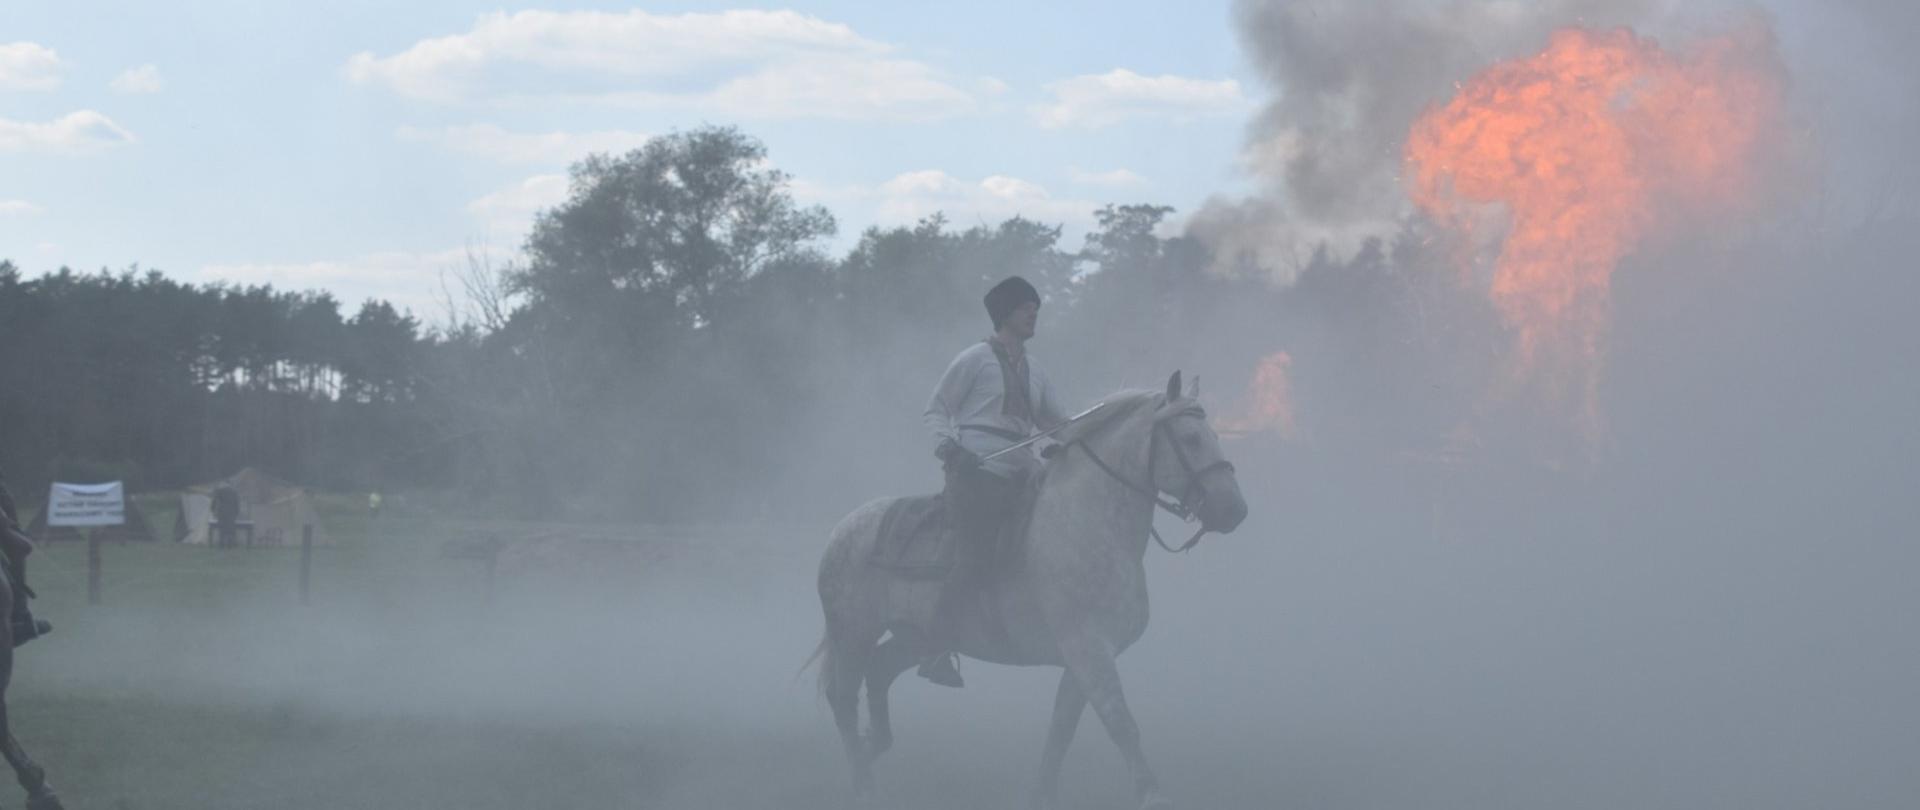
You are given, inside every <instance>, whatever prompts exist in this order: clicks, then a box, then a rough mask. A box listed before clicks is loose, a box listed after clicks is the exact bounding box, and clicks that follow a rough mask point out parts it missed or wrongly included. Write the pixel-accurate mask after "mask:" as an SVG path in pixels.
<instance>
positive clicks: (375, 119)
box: [0, 0, 1262, 318]
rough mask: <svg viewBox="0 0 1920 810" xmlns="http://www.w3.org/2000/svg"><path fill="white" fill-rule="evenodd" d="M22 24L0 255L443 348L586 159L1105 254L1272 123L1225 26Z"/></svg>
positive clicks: (1182, 201) (413, 7) (244, 14)
mask: <svg viewBox="0 0 1920 810" xmlns="http://www.w3.org/2000/svg"><path fill="white" fill-rule="evenodd" d="M0 7H4V9H5V14H4V23H3V24H0V257H4V258H9V259H11V260H13V261H14V262H15V263H16V264H19V265H20V266H21V267H22V268H23V269H25V270H26V271H27V272H28V273H30V274H37V273H39V272H43V271H47V270H52V269H55V268H57V267H59V266H62V265H66V266H71V267H74V268H76V269H81V270H93V269H98V268H101V267H108V268H114V269H119V268H123V267H126V266H128V265H130V264H132V263H135V262H138V263H139V264H140V265H141V266H143V267H151V268H158V269H161V270H163V271H165V272H167V273H168V274H169V275H172V276H175V277H178V278H182V279H186V280H190V281H195V282H201V281H212V280H216V279H224V280H229V281H236V282H244V283H260V282H271V283H273V284H275V285H276V286H280V287H297V288H305V287H324V288H327V289H331V290H334V291H336V293H337V294H338V295H339V296H340V297H341V298H342V299H343V300H345V301H346V302H348V304H349V306H350V307H351V306H352V305H355V304H357V303H358V301H359V300H361V299H362V298H364V297H367V296H379V297H385V298H389V299H391V300H394V301H396V302H397V303H402V304H405V305H409V306H412V307H414V308H415V309H416V311H417V312H419V314H422V315H423V316H427V317H429V318H433V317H435V316H437V315H438V312H437V309H438V305H437V304H436V303H435V295H436V290H438V282H437V278H438V273H439V271H440V270H441V269H443V268H448V267H453V266H457V265H458V264H460V263H461V262H462V261H463V259H462V256H463V255H464V253H465V251H466V250H467V249H468V248H469V247H470V246H471V247H477V248H481V249H484V250H488V251H492V252H494V253H495V255H497V256H500V257H505V256H506V255H508V254H509V253H510V252H511V251H512V250H514V249H515V248H517V247H518V245H519V244H520V242H521V240H522V238H523V236H524V233H525V228H526V224H527V222H528V221H529V219H530V217H531V215H532V212H533V211H534V210H536V209H537V208H539V207H541V206H544V205H549V204H552V203H553V202H555V201H557V200H558V199H559V198H560V196H561V195H562V194H563V193H564V182H563V179H562V178H563V177H564V174H565V169H566V166H567V165H568V164H569V163H570V162H571V161H573V160H575V159H577V158H579V157H580V156H582V155H584V154H586V153H587V152H588V151H619V150H624V149H627V148H631V147H632V146H635V145H638V144H639V143H641V142H643V141H644V139H645V138H646V137H647V136H649V135H656V134H660V133H664V132H668V131H672V130H674V129H686V128H690V127H695V126H699V125H702V124H709V123H711V124H734V125H738V126H740V127H741V128H742V129H744V130H745V131H747V132H749V133H751V134H753V135H755V136H757V137H760V138H761V139H762V140H764V141H765V142H766V143H767V145H768V146H769V148H770V151H771V157H772V160H773V162H774V164H775V165H776V166H778V167H779V168H781V169H784V170H786V171H788V172H789V173H791V174H792V175H794V177H795V178H796V181H797V182H796V186H795V190H796V193H797V194H798V196H800V197H802V198H803V199H805V200H809V201H814V202H819V203H821V204H824V205H826V206H827V207H828V208H830V209H831V210H833V211H834V213H835V214H836V215H837V216H838V217H839V218H840V219H841V231H842V235H841V237H840V239H839V240H838V242H837V243H836V247H838V248H844V247H845V245H846V244H848V243H850V242H851V240H852V239H853V238H854V237H855V236H857V234H858V232H859V231H860V230H861V229H862V228H865V227H866V226H868V225H872V224H882V225H891V224H908V223H910V222H912V221H913V220H914V219H917V218H918V217H919V216H922V215H924V214H926V213H929V212H931V211H934V210H945V211H947V212H948V214H949V216H950V217H951V218H952V219H953V220H955V221H956V222H958V223H960V224H971V223H974V222H997V221H998V220H1000V219H1003V218H1005V217H1006V216H1010V215H1012V214H1015V213H1020V214H1024V215H1027V216H1030V217H1033V218H1036V219H1041V220H1045V221H1050V222H1059V223H1063V224H1065V225H1067V226H1068V229H1069V232H1070V233H1074V234H1077V233H1079V232H1081V231H1082V230H1083V229H1084V225H1085V223H1086V222H1087V221H1088V220H1089V219H1090V214H1091V212H1092V210H1093V208H1095V207H1097V206H1098V205H1099V204H1101V203H1104V202H1156V203H1164V204H1169V205H1174V206H1176V207H1178V208H1180V209H1181V210H1183V211H1190V210H1192V209H1193V208H1194V207H1195V206H1196V205H1197V204H1198V203H1199V202H1200V201H1201V200H1203V199H1204V198H1205V197H1206V196H1208V195H1209V194H1213V193H1218V192H1221V191H1224V190H1230V189H1232V188H1233V187H1234V186H1235V184H1236V183H1238V182H1240V181H1239V180H1237V179H1236V178H1237V177H1238V172H1237V171H1236V168H1235V167H1236V162H1235V161H1236V155H1237V153H1238V151H1239V148H1240V143H1241V139H1242V132H1243V130H1244V127H1245V124H1246V122H1247V120H1248V118H1249V117H1250V116H1251V115H1252V114H1253V112H1254V111H1255V110H1256V109H1257V107H1258V105H1259V102H1260V98H1259V97H1260V95H1261V93H1262V90H1261V89H1260V88H1259V86H1258V82H1257V80H1255V79H1254V78H1253V75H1252V72H1251V71H1250V69H1249V68H1248V66H1247V65H1246V64H1245V63H1244V60H1243V59H1242V57H1241V55H1240V53H1239V50H1238V47H1237V45H1236V42H1235V38H1234V33H1233V30H1232V25H1231V20H1230V9H1229V7H1228V4H1227V3H1225V2H1201V3H1185V4H1172V3H1137V4H1116V3H1044V4H1038V3H1008V2H970V3H947V4H905V3H901V4H876V3H852V2H824V3H810V4H795V5H782V6H770V7H765V8H764V9H756V8H755V7H751V6H744V5H741V4H739V3H726V4H721V3H701V2H681V3H655V4H646V5H642V6H635V5H632V4H615V3H581V4H572V5H568V6H566V7H564V8H540V7H524V6H522V7H507V8H506V9H504V10H502V8H501V7H499V6H494V5H490V4H477V3H466V2H451V1H442V2H416V3H407V4H392V3H371V2H337V3H329V4H312V3H301V4H289V3H253V2H205V1H202V2H188V3H169V4H107V3H90V2H72V3H64V4H53V3H38V2H35V3H24V2H14V0H6V2H5V3H4V5H3V6H0ZM108 20H111V22H108ZM1072 244H1073V245H1074V246H1077V244H1078V242H1077V236H1076V237H1075V241H1074V242H1073V243H1072Z"/></svg>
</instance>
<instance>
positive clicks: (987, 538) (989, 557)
mask: <svg viewBox="0 0 1920 810" xmlns="http://www.w3.org/2000/svg"><path fill="white" fill-rule="evenodd" d="M1019 496H1020V485H1019V483H1018V482H1015V481H1012V480H1009V479H1007V478H1003V477H1001V476H998V475H994V474H993V473H990V472H987V471H985V470H982V469H977V468H976V469H971V470H953V469H949V470H947V489H946V498H947V519H948V520H951V521H952V522H953V527H954V529H955V531H954V534H955V537H954V541H955V542H954V549H953V568H952V569H950V570H949V571H948V572H947V581H946V584H945V585H943V586H942V587H941V589H940V601H939V602H938V603H936V605H935V607H934V612H933V627H932V628H931V630H932V634H933V636H934V639H935V641H936V644H935V646H937V647H940V648H942V651H944V649H945V648H946V647H947V646H948V639H949V633H950V631H949V630H948V629H947V628H949V627H950V626H951V625H952V624H953V622H954V620H955V619H956V611H957V610H958V609H959V606H960V605H961V604H963V603H964V602H965V601H966V598H967V596H968V595H969V594H971V593H972V592H973V591H975V590H977V589H978V588H979V587H980V586H981V584H982V583H983V582H984V581H985V580H986V578H987V575H988V574H990V573H991V572H992V570H993V568H994V566H995V565H997V564H999V563H1001V562H1004V557H1005V555H1004V554H1003V553H1002V550H1001V549H1000V529H1001V526H1002V524H1004V523H1005V521H1006V518H1007V516H1008V514H1009V513H1010V512H1012V511H1013V509H1014V507H1015V506H1016V505H1017V503H1018V500H1019Z"/></svg>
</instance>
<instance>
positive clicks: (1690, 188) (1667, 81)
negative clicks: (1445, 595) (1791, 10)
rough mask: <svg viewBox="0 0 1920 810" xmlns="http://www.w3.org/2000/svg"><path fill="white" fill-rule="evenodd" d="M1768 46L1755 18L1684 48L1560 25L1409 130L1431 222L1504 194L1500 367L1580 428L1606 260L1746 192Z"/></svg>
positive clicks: (1761, 139)
mask: <svg viewBox="0 0 1920 810" xmlns="http://www.w3.org/2000/svg"><path fill="white" fill-rule="evenodd" d="M1774 54H1775V52H1774V46H1773V39H1772V36H1771V33H1770V32H1768V31H1767V30H1766V29H1765V28H1764V27H1755V28H1753V29H1752V30H1749V31H1745V32H1742V33H1740V34H1736V35H1733V36H1729V37H1724V38H1719V39H1714V40H1709V41H1706V42H1703V43H1701V44H1699V45H1698V46H1697V47H1695V48H1693V49H1692V50H1691V51H1690V52H1689V53H1687V54H1684V55H1676V54H1673V53H1669V52H1668V51H1665V50H1663V49H1661V47H1660V46H1659V44H1658V43H1656V42H1654V41H1653V40H1651V39H1648V38H1643V37H1639V36H1636V35H1635V34H1634V33H1633V32H1632V31H1629V30H1626V29H1619V30H1615V31H1610V32H1605V33H1597V32H1593V31H1587V30H1580V29H1565V30H1561V31H1559V32H1556V33H1555V34H1554V35H1553V37H1552V39H1551V40H1550V44H1549V45H1548V47H1547V49H1546V50H1545V51H1543V52H1541V53H1540V54H1538V55H1535V56H1533V57H1530V58H1526V59H1520V60H1515V61H1511V62H1506V63H1502V64H1498V65H1494V66H1493V67H1490V68H1488V69H1486V70H1485V71H1482V72H1481V73H1480V74H1479V75H1477V76H1475V77H1473V78H1472V79H1471V80H1469V81H1468V82H1466V83H1465V84H1464V85H1461V86H1460V89H1459V92H1458V94H1457V95H1456V96H1455V97H1454V98H1453V99H1452V100H1451V101H1450V102H1448V103H1447V104H1446V105H1445V106H1443V107H1437V108H1430V109H1429V110H1427V111H1426V112H1425V113H1424V114H1422V115H1421V117H1420V118H1419V120H1417V121H1416V122H1415V123H1414V125H1413V128H1412V131H1411V132H1410V133H1409V134H1408V138H1407V145H1406V160H1407V164H1408V168H1409V169H1410V177H1409V179H1410V184H1411V188H1410V192H1409V193H1410V194H1411V196H1412V198H1413V201H1414V203H1415V204H1416V205H1418V206H1419V207H1420V209H1421V210H1423V211H1424V212H1426V213H1427V214H1428V215H1429V216H1430V217H1432V218H1433V219H1434V220H1435V221H1436V222H1438V223H1440V224H1442V225H1445V226H1448V227H1450V228H1452V229H1455V230H1456V231H1459V232H1461V233H1463V234H1467V235H1469V236H1470V235H1471V234H1472V232H1473V230H1474V225H1475V216H1476V214H1478V213H1479V212H1480V211H1482V210H1484V207H1485V206H1486V205H1488V204H1498V205H1501V206H1504V208H1505V210H1506V214H1507V218H1508V223H1507V232H1506V235H1505V240H1504V242H1503V243H1502V245H1501V248H1500V253H1499V258H1498V259H1497V260H1496V262H1495V267H1494V275H1493V282H1492V290H1491V295H1492V298H1493V302H1494V304H1495V306H1496V308H1497V309H1498V310H1499V311H1500V313H1501V315H1502V317H1503V319H1504V320H1505V321H1506V323H1507V325H1508V326H1509V328H1511V329H1512V330H1513V332H1514V337H1515V341H1516V355H1515V358H1514V361H1515V362H1514V371H1515V373H1516V376H1517V377H1522V378H1528V377H1530V378H1534V379H1536V380H1537V381H1539V382H1542V383H1543V384H1544V385H1545V386H1546V388H1545V391H1546V393H1547V394H1548V395H1549V396H1550V397H1553V398H1554V399H1560V400H1562V401H1564V399H1563V398H1566V397H1578V398H1579V400H1580V402H1579V403H1578V404H1577V405H1576V407H1578V408H1580V409H1581V415H1580V417H1579V422H1580V423H1581V426H1582V427H1583V428H1586V429H1587V430H1588V433H1589V438H1590V439H1595V438H1597V433H1598V424H1599V413H1598V406H1597V403H1596V399H1597V390H1598V384H1599V376H1600V369H1601V367H1602V365H1603V363H1602V359H1603V358H1602V349H1601V347H1602V345H1603V343H1604V339H1605V336H1606V331H1607V325H1608V323H1609V321H1610V316H1609V308H1610V287H1611V281H1612V275H1613V271H1614V268H1615V267H1616V266H1617V265H1618V263H1619V261H1620V259H1621V258H1622V257H1623V256H1625V255H1627V254H1628V253H1630V252H1631V251H1633V250H1634V249H1635V248H1636V247H1637V246H1638V245H1640V244H1641V243H1642V242H1643V240H1645V239H1647V238H1649V237H1651V236H1653V235H1655V234H1657V233H1658V232H1659V230H1660V228H1661V226H1662V225H1663V224H1665V223H1667V222H1670V221H1671V220H1672V219H1673V218H1675V217H1677V216H1679V215H1681V214H1685V213H1694V212H1701V213H1711V212H1718V211H1726V210H1729V209H1730V208H1732V207H1733V206H1735V205H1736V204H1737V203H1738V202H1739V201H1740V200H1742V199H1744V198H1746V197H1748V196H1749V195H1750V194H1751V192H1752V191H1753V190H1754V189H1755V186H1756V185H1757V184H1758V182H1759V171H1758V169H1757V163H1758V158H1759V157H1760V154H1761V152H1762V150H1763V148H1764V147H1765V146H1766V139H1768V138H1769V137H1770V136H1772V135H1773V134H1774V133H1776V132H1778V131H1779V120H1778V119H1779V116H1780V112H1781V109H1782V106H1783V90H1782V82H1781V81H1780V77H1779V71H1778V70H1777V68H1776V67H1775V66H1776V65H1777V64H1778V59H1777V57H1776V56H1775V55H1774ZM1573 389H1578V390H1577V391H1576V390H1573Z"/></svg>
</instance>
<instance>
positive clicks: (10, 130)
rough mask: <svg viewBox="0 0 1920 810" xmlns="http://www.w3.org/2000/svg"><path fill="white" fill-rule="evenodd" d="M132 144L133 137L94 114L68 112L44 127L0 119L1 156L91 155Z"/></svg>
mask: <svg viewBox="0 0 1920 810" xmlns="http://www.w3.org/2000/svg"><path fill="white" fill-rule="evenodd" d="M135 141H136V139H135V138H134V137H133V133H131V132H128V131H127V130H126V129H125V128H123V127H121V126H120V125H119V124H116V123H114V122H113V119H111V118H108V117H106V116H104V115H101V114H100V113H97V112H94V111H93V110H79V111H76V112H70V113H67V114H66V115H63V116H61V117H60V118H58V119H56V120H54V121H50V122H48V123H44V124H39V123H32V122H24V121H9V120H7V119H5V118H0V152H9V151H22V152H25V151H32V152H62V153H78V152H94V151H99V150H101V149H107V148H110V147H115V146H125V145H127V144H131V143H134V142H135Z"/></svg>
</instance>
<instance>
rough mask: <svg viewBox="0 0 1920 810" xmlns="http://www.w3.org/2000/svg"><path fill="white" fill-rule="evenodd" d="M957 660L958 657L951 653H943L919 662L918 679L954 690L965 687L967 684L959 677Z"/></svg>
mask: <svg viewBox="0 0 1920 810" xmlns="http://www.w3.org/2000/svg"><path fill="white" fill-rule="evenodd" d="M957 658H958V656H956V655H954V654H953V653H951V652H944V653H940V654H939V655H935V656H933V657H931V658H928V659H927V660H925V661H921V662H920V670H919V674H920V677H922V678H926V679H927V680H929V681H933V682H934V683H937V684H939V685H941V686H951V687H953V688H955V689H960V688H963V687H965V686H966V685H967V682H966V681H965V680H962V679H961V677H960V664H959V662H958V661H957V660H956V659H957Z"/></svg>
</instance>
